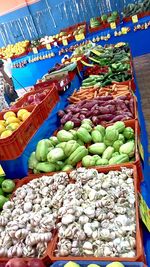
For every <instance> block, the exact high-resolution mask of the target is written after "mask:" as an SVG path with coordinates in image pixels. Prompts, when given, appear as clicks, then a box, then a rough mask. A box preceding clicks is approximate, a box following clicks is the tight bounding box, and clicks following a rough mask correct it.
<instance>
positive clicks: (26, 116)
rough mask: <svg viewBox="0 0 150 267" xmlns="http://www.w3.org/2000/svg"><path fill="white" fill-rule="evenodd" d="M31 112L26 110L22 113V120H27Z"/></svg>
mask: <svg viewBox="0 0 150 267" xmlns="http://www.w3.org/2000/svg"><path fill="white" fill-rule="evenodd" d="M30 114H31V113H30V112H26V113H24V114H23V115H22V120H23V121H25V120H26V119H27V118H28V117H29V116H30Z"/></svg>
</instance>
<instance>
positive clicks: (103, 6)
mask: <svg viewBox="0 0 150 267" xmlns="http://www.w3.org/2000/svg"><path fill="white" fill-rule="evenodd" d="M129 2H130V3H131V2H135V0H40V1H39V2H38V3H36V4H33V5H30V6H27V7H24V8H21V9H19V10H17V11H14V12H11V13H9V14H7V15H4V16H1V17H0V46H3V45H7V44H10V43H15V42H18V41H21V40H25V39H30V40H32V39H36V38H39V37H42V36H45V35H52V34H56V33H58V32H59V31H60V30H61V29H62V28H65V27H67V26H69V25H73V24H75V23H78V22H81V21H85V20H86V21H89V20H90V18H91V17H94V16H99V15H100V14H102V13H105V12H110V11H112V10H118V11H119V12H121V10H122V8H123V6H124V4H127V3H129Z"/></svg>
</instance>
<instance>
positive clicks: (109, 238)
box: [56, 168, 136, 257]
mask: <svg viewBox="0 0 150 267" xmlns="http://www.w3.org/2000/svg"><path fill="white" fill-rule="evenodd" d="M70 176H71V178H73V179H75V180H76V184H72V185H68V186H67V187H66V188H65V191H64V193H65V194H64V196H63V206H62V207H61V208H60V209H59V216H60V217H61V218H62V219H61V223H59V225H58V227H59V233H58V236H59V242H58V246H57V251H56V255H57V256H69V255H73V256H81V255H87V256H92V255H93V256H95V257H102V256H104V257H105V256H110V257H134V256H135V255H136V212H135V194H134V183H133V172H132V170H131V169H126V168H123V169H122V171H110V172H109V173H108V174H104V173H98V172H97V171H96V170H94V169H89V170H86V169H84V168H80V169H78V170H76V171H72V173H71V175H70Z"/></svg>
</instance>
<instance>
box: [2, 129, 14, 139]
mask: <svg viewBox="0 0 150 267" xmlns="http://www.w3.org/2000/svg"><path fill="white" fill-rule="evenodd" d="M11 134H12V131H11V130H6V131H4V132H3V133H2V134H1V138H6V137H8V136H10V135H11Z"/></svg>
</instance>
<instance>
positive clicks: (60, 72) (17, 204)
mask: <svg viewBox="0 0 150 267" xmlns="http://www.w3.org/2000/svg"><path fill="white" fill-rule="evenodd" d="M144 3H145V4H146V7H144V8H145V9H147V0H145V2H144ZM135 8H136V12H137V14H139V13H138V8H141V7H140V6H139V5H137V6H136V7H135V6H134V8H132V6H131V7H130V8H129V9H128V8H127V9H125V10H124V18H123V21H124V22H122V24H120V17H119V16H118V13H116V12H113V13H111V14H109V15H108V16H107V18H106V16H104V15H103V16H101V17H100V18H98V19H97V18H94V19H91V21H90V25H89V26H88V28H86V29H87V30H89V31H90V33H88V34H87V32H86V30H85V25H86V24H85V23H83V25H84V32H83V31H82V32H81V33H80V34H81V35H82V38H81V39H82V40H81V39H80V40H76V41H74V40H72V37H71V33H72V32H74V31H75V29H74V27H69V33H68V35H65V36H68V38H69V37H70V40H69V41H70V44H69V45H68V43H67V45H64V44H63V46H62V45H60V47H57V48H52V49H51V47H50V48H48V49H45V48H44V49H43V48H42V49H43V50H41V51H40V53H37V51H36V53H33V52H31V49H30V48H29V51H28V53H27V51H26V54H27V55H24V57H22V56H21V57H19V58H17V59H14V60H13V64H14V67H15V68H14V70H13V75H14V78H15V79H14V82H15V86H16V88H17V87H20V86H21V85H23V87H26V86H31V85H32V88H31V89H30V90H28V91H27V92H26V93H25V94H24V95H23V96H22V97H21V98H20V99H17V101H16V102H14V103H11V106H10V108H9V110H4V111H2V112H0V165H1V166H2V168H3V170H4V172H5V176H1V177H0V237H1V239H0V266H1V265H2V266H5V264H6V267H16V266H17V267H20V266H22V267H31V266H32V267H34V266H36V267H38V266H40V267H45V266H52V267H98V266H99V267H100V266H102V267H131V266H132V267H134V266H135V267H146V266H149V265H150V253H149V246H150V233H149V231H150V224H149V212H150V211H149V208H148V206H149V205H150V200H149V192H150V184H149V171H150V169H149V163H148V160H149V153H148V137H147V133H146V127H145V121H144V116H143V113H142V107H141V98H140V91H139V88H138V84H137V81H136V75H135V72H134V66H133V57H134V56H137V55H141V54H145V53H148V52H149V47H148V46H149V44H148V41H145V39H144V38H145V36H148V34H149V31H150V27H149V26H150V23H149V20H150V16H149V13H146V15H147V16H144V15H138V16H139V18H138V17H136V21H133V20H134V19H135V18H134V19H133V17H132V16H134V12H135ZM140 10H141V9H140ZM144 11H145V10H144ZM140 14H141V13H140ZM129 17H130V18H129ZM134 17H135V16H134ZM130 20H132V22H131V21H130ZM112 23H113V25H112ZM114 23H115V25H114ZM81 24H82V23H81ZM108 24H109V25H108ZM139 25H144V26H139ZM80 26H81V25H80ZM108 26H109V27H108ZM110 26H111V29H110ZM142 27H143V28H142ZM93 28H94V30H93ZM99 28H101V29H99ZM122 28H126V32H124V31H123V30H122ZM81 29H82V27H81V28H80V27H79V28H78V31H80V30H81ZM127 29H128V30H127ZM65 31H66V32H67V30H66V29H64V32H65ZM92 32H93V33H92ZM80 34H79V33H78V34H77V35H80ZM69 35H70V36H69ZM83 35H84V36H83ZM80 37H81V36H80ZM59 38H60V36H59ZM66 39H67V38H64V39H63V40H66ZM84 39H85V40H84ZM137 40H138V41H137ZM146 40H148V37H147V38H146ZM60 41H62V39H61V40H60ZM80 43H81V44H82V45H81V46H78V44H80ZM32 44H34V42H33V43H32ZM34 48H35V47H34ZM6 51H7V50H6ZM8 51H9V52H10V50H9V49H8ZM14 51H15V53H17V52H16V48H15V50H14ZM65 54H68V55H69V57H67V58H66V59H64V61H63V63H60V62H61V59H62V58H63V57H64V55H65ZM56 63H57V64H56ZM37 80H38V81H37ZM18 81H19V83H20V84H21V85H19V86H18V85H17V82H18ZM7 262H8V263H7ZM15 264H16V265H15Z"/></svg>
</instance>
